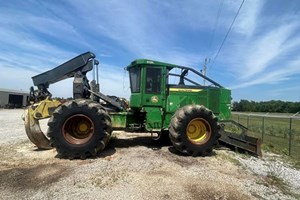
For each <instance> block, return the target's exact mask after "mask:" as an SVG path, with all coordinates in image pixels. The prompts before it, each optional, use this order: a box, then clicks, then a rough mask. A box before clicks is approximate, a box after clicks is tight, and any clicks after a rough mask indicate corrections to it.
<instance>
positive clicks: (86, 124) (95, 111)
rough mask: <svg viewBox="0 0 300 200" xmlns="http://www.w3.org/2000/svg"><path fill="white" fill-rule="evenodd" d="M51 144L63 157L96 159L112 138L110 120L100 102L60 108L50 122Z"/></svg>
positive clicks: (86, 101)
mask: <svg viewBox="0 0 300 200" xmlns="http://www.w3.org/2000/svg"><path fill="white" fill-rule="evenodd" d="M48 126H49V129H48V136H49V137H50V143H51V145H52V146H53V147H55V148H56V150H57V152H58V154H59V155H60V156H61V157H64V158H70V159H73V158H81V159H85V158H86V157H90V156H95V155H96V154H97V153H98V152H100V151H102V150H103V149H104V148H105V147H106V145H107V143H108V141H109V138H110V136H111V132H112V127H111V119H110V117H109V115H108V114H107V112H106V111H105V110H104V109H103V108H102V106H101V105H100V104H98V103H95V102H92V101H90V100H82V99H79V100H73V101H68V102H66V103H64V104H62V105H61V106H60V107H58V108H57V109H56V110H55V111H54V112H53V115H52V117H51V118H50V120H49V122H48Z"/></svg>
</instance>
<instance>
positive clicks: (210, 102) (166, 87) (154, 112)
mask: <svg viewBox="0 0 300 200" xmlns="http://www.w3.org/2000/svg"><path fill="white" fill-rule="evenodd" d="M174 68H179V69H180V68H181V67H180V66H177V65H173V64H167V63H162V62H156V61H150V60H135V61H133V62H132V63H131V65H129V66H128V67H127V68H126V69H127V70H128V71H129V75H130V85H131V97H130V108H131V110H132V112H144V113H145V126H144V127H145V131H162V130H164V129H168V127H169V125H170V121H171V118H172V116H173V115H174V113H175V112H176V111H177V110H178V109H180V108H182V107H184V106H186V105H203V106H204V107H206V108H207V109H209V110H211V111H212V112H213V113H214V114H215V115H216V116H217V117H218V118H219V119H220V120H223V119H230V101H231V93H230V90H228V89H225V88H223V87H216V86H203V85H200V84H199V85H195V84H185V83H184V78H185V76H186V75H184V74H183V75H182V78H180V74H179V75H178V77H179V79H182V82H181V83H178V84H170V83H169V82H170V77H171V76H172V74H170V71H171V70H172V69H174ZM190 70H192V69H190ZM197 78H198V82H201V81H203V79H202V78H201V77H199V76H198V77H197Z"/></svg>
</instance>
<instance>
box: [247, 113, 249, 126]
mask: <svg viewBox="0 0 300 200" xmlns="http://www.w3.org/2000/svg"><path fill="white" fill-rule="evenodd" d="M247 128H248V129H249V115H248V116H247Z"/></svg>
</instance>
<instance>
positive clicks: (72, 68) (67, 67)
mask: <svg viewBox="0 0 300 200" xmlns="http://www.w3.org/2000/svg"><path fill="white" fill-rule="evenodd" d="M95 57H96V56H95V54H93V53H91V52H89V51H88V52H86V53H83V54H81V55H79V56H77V57H75V58H73V59H71V60H69V61H67V62H65V63H63V64H61V65H59V66H57V67H55V68H54V69H51V70H49V71H46V72H44V73H41V74H39V75H36V76H34V77H32V80H33V84H34V85H35V86H37V87H38V88H39V89H45V88H48V87H49V85H50V84H53V83H56V82H58V81H61V80H64V79H66V78H70V77H74V76H75V74H76V73H77V72H81V73H83V74H86V72H88V71H91V70H92V69H93V61H94V58H95Z"/></svg>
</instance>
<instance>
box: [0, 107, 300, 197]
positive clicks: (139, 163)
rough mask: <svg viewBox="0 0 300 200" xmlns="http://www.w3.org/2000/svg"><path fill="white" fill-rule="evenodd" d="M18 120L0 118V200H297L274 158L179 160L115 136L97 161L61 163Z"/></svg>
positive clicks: (290, 175) (293, 177)
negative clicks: (35, 143)
mask: <svg viewBox="0 0 300 200" xmlns="http://www.w3.org/2000/svg"><path fill="white" fill-rule="evenodd" d="M22 112H23V111H22V110H0V124H1V126H0V134H1V141H0V150H1V151H0V152H1V153H0V154H1V161H0V199H82V198H85V199H238V200H240V199H241V200H243V199H300V171H299V170H296V169H294V168H293V167H292V166H291V165H289V164H288V163H287V162H286V161H285V160H284V159H283V158H281V157H280V156H278V155H274V154H266V153H265V154H264V157H263V158H255V157H250V156H245V155H242V154H237V153H234V152H232V151H230V150H227V149H225V148H222V149H218V150H214V153H213V155H212V156H210V157H197V158H194V157H186V156H182V155H178V154H176V153H174V149H173V148H172V147H170V146H160V145H158V144H156V143H155V142H154V141H152V140H151V138H150V135H149V134H128V133H125V132H114V137H113V138H112V140H111V142H110V143H109V146H108V147H107V148H106V149H105V150H104V151H103V152H102V153H100V154H99V155H98V156H97V158H94V159H87V160H64V159H59V158H57V157H56V151H55V150H47V151H39V150H38V149H37V148H36V147H35V146H34V145H33V144H32V143H30V142H29V140H28V139H27V136H26V134H25V130H24V126H23V121H22V120H21V115H22ZM45 123H46V122H45ZM45 123H43V127H42V129H43V130H46V126H45Z"/></svg>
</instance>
